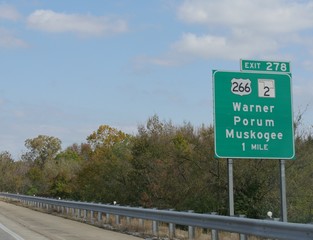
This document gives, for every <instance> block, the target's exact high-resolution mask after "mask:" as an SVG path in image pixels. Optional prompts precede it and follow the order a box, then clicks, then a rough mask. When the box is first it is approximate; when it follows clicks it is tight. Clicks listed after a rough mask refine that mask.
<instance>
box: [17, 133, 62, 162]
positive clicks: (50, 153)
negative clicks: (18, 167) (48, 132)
mask: <svg viewBox="0 0 313 240" xmlns="http://www.w3.org/2000/svg"><path fill="white" fill-rule="evenodd" d="M25 147H26V148H27V149H29V152H27V153H26V154H24V155H23V156H22V159H24V160H27V161H30V162H34V163H35V164H36V165H37V166H39V167H40V168H43V166H44V164H45V163H46V162H47V161H48V160H49V159H53V158H54V157H55V156H56V155H57V154H58V152H59V151H60V150H61V140H60V139H58V138H55V137H51V136H45V135H39V136H38V137H36V138H33V139H27V140H26V141H25Z"/></svg>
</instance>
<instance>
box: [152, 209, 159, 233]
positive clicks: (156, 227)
mask: <svg viewBox="0 0 313 240" xmlns="http://www.w3.org/2000/svg"><path fill="white" fill-rule="evenodd" d="M153 209H155V210H156V208H153ZM152 234H153V235H154V236H158V235H159V222H158V221H152Z"/></svg>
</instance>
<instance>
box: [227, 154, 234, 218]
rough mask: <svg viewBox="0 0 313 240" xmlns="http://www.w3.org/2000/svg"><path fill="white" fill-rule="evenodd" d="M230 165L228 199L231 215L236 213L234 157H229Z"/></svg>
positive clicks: (228, 162) (228, 164) (228, 163)
mask: <svg viewBox="0 0 313 240" xmlns="http://www.w3.org/2000/svg"><path fill="white" fill-rule="evenodd" d="M227 166H228V201H229V216H234V215H235V208H234V174H233V172H234V171H233V159H231V158H228V159H227Z"/></svg>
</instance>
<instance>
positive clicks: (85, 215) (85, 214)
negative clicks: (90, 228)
mask: <svg viewBox="0 0 313 240" xmlns="http://www.w3.org/2000/svg"><path fill="white" fill-rule="evenodd" d="M84 221H87V210H86V209H84Z"/></svg>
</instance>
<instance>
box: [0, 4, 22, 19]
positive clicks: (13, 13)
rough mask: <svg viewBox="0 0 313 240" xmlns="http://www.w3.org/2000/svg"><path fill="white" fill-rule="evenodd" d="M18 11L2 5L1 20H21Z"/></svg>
mask: <svg viewBox="0 0 313 240" xmlns="http://www.w3.org/2000/svg"><path fill="white" fill-rule="evenodd" d="M20 17H21V16H20V14H19V13H18V11H17V10H16V9H15V8H14V7H12V6H10V5H7V4H0V18H1V19H6V20H12V21H16V20H18V19H19V18H20Z"/></svg>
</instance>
